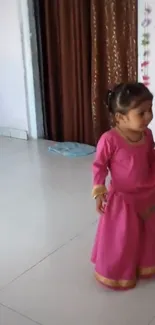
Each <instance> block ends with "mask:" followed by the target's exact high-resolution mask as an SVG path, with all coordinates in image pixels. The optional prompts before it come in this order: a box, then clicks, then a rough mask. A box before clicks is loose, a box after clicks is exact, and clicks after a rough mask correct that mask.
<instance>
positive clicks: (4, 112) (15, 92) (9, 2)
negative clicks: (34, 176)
mask: <svg viewBox="0 0 155 325" xmlns="http://www.w3.org/2000/svg"><path fill="white" fill-rule="evenodd" d="M11 129H17V130H21V131H26V132H28V134H29V135H30V136H32V137H34V138H36V137H37V132H36V116H35V100H34V93H33V75H32V62H31V48H30V35H29V22H28V8H27V0H5V1H4V0H0V131H1V132H0V133H2V134H3V131H2V130H4V135H5V133H6V135H7V134H8V130H11ZM17 133H18V132H13V134H15V135H17ZM23 134H24V133H23V132H20V135H21V137H22V135H23ZM17 136H18V135H17ZM19 137H20V136H19Z"/></svg>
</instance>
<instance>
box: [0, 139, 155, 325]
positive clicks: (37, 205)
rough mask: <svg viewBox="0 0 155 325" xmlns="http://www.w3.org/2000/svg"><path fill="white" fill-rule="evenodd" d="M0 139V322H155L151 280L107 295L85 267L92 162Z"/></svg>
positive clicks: (91, 220)
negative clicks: (68, 157) (132, 288)
mask: <svg viewBox="0 0 155 325" xmlns="http://www.w3.org/2000/svg"><path fill="white" fill-rule="evenodd" d="M47 148H48V142H45V141H39V142H23V141H18V140H11V139H0V243H1V245H0V325H35V324H41V325H51V324H52V325H79V324H81V325H103V324H104V325H113V324H115V325H117V324H118V325H148V324H149V325H155V308H154V305H155V304H154V301H155V282H153V281H151V282H142V283H140V284H139V285H138V287H137V288H136V289H134V290H131V291H128V292H124V293H121V292H120V293H117V292H112V291H108V290H105V289H104V288H103V287H102V286H100V285H99V284H97V283H96V282H95V280H94V278H93V268H92V266H91V264H90V262H89V258H90V251H91V246H92V242H93V237H94V233H95V227H96V224H95V221H96V216H95V210H94V202H92V200H91V198H90V191H91V174H90V166H91V161H92V157H86V158H76V159H67V158H63V157H60V156H54V155H52V154H51V153H48V150H47Z"/></svg>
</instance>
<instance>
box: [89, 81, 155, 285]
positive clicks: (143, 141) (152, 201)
mask: <svg viewBox="0 0 155 325" xmlns="http://www.w3.org/2000/svg"><path fill="white" fill-rule="evenodd" d="M152 101H153V95H152V94H151V92H150V91H149V90H148V89H147V88H146V87H145V86H144V85H143V84H142V83H127V84H120V85H117V86H116V87H115V88H114V89H113V91H109V94H108V107H109V112H110V114H111V115H112V118H113V122H114V124H115V127H114V128H112V129H111V130H110V131H108V132H106V133H104V134H103V135H102V137H101V138H100V140H99V142H98V145H97V151H96V157H95V161H94V164H93V191H92V194H93V197H94V198H95V199H96V209H97V211H98V212H99V213H100V215H101V216H100V220H99V224H98V229H97V234H96V239H95V244H94V248H93V252H92V262H93V263H94V264H95V276H96V278H97V280H99V281H100V282H101V283H102V284H104V285H106V286H108V287H110V288H113V289H129V288H132V287H134V286H135V285H136V282H137V279H138V278H140V277H151V276H153V275H155V154H154V143H153V137H152V133H151V131H150V129H148V125H149V123H150V122H151V120H152V118H153V114H152ZM108 171H110V174H111V182H110V185H109V187H108V190H107V189H106V187H105V179H106V176H107V174H108Z"/></svg>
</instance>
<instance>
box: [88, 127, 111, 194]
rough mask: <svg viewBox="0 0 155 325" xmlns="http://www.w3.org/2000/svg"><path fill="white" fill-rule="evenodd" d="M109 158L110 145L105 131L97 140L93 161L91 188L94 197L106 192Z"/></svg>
mask: <svg viewBox="0 0 155 325" xmlns="http://www.w3.org/2000/svg"><path fill="white" fill-rule="evenodd" d="M110 159H111V145H110V141H109V139H108V138H107V133H105V134H104V135H103V136H102V137H101V138H100V140H99V142H98V145H97V150H96V156H95V160H94V163H93V190H92V196H93V197H94V198H96V197H97V196H98V195H102V194H105V193H106V192H107V190H106V187H105V180H106V176H107V174H108V167H109V164H110Z"/></svg>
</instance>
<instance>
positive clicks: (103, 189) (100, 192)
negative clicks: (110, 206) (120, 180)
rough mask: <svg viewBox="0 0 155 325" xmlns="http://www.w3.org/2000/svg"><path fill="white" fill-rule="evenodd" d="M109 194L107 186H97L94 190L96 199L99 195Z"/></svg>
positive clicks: (93, 195)
mask: <svg viewBox="0 0 155 325" xmlns="http://www.w3.org/2000/svg"><path fill="white" fill-rule="evenodd" d="M106 193H107V189H106V187H105V185H95V186H94V187H93V190H92V197H93V198H94V199H95V198H96V197H97V196H99V195H104V194H106Z"/></svg>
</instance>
